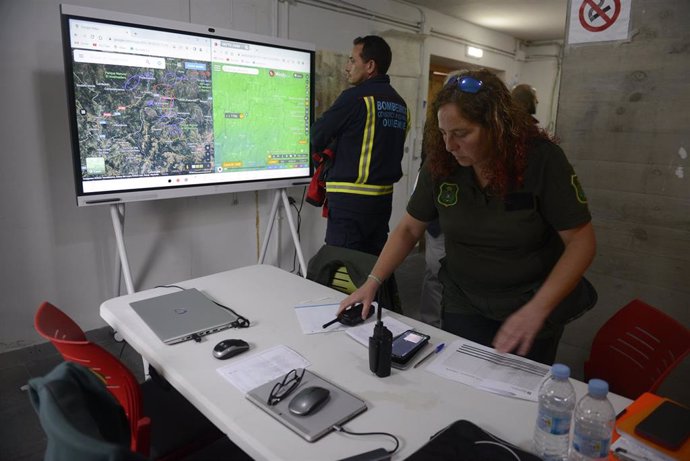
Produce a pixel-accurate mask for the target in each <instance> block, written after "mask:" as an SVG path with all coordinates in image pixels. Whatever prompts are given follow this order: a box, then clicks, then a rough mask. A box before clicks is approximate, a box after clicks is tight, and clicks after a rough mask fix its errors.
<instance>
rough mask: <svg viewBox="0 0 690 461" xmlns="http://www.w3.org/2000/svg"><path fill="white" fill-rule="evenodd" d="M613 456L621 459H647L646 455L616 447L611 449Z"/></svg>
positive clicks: (643, 460) (629, 460)
mask: <svg viewBox="0 0 690 461" xmlns="http://www.w3.org/2000/svg"><path fill="white" fill-rule="evenodd" d="M613 454H614V456H616V457H617V458H618V459H620V460H621V461H649V458H647V457H646V456H644V455H643V456H638V455H635V454H633V453H630V452H629V451H628V450H626V449H625V448H620V447H619V448H616V449H615V450H614V451H613Z"/></svg>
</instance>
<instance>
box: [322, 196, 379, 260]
mask: <svg viewBox="0 0 690 461" xmlns="http://www.w3.org/2000/svg"><path fill="white" fill-rule="evenodd" d="M389 219H390V213H388V214H385V213H377V214H372V213H363V212H354V211H350V210H348V209H343V208H338V207H329V209H328V224H327V225H326V243H327V244H328V245H332V246H336V247H342V248H349V249H351V250H358V251H362V252H364V253H369V254H372V255H374V256H378V255H379V254H380V253H381V250H383V246H384V245H385V244H386V240H387V239H388V220H389Z"/></svg>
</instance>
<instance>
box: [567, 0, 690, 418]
mask: <svg viewBox="0 0 690 461" xmlns="http://www.w3.org/2000/svg"><path fill="white" fill-rule="evenodd" d="M689 17H690V3H689V2H685V1H680V2H679V1H674V0H654V1H651V0H650V1H644V2H641V1H635V2H632V15H631V28H632V38H631V40H630V41H629V42H627V43H602V44H590V45H579V46H567V47H566V48H565V56H564V61H563V78H562V81H561V92H560V101H559V106H558V125H557V134H558V136H559V137H560V138H561V140H562V146H563V148H564V150H565V152H566V154H567V155H568V156H569V158H570V159H571V161H572V163H573V164H574V166H575V168H576V170H577V172H578V175H579V178H580V181H581V183H582V185H583V187H584V189H585V192H586V193H587V196H588V198H589V204H590V209H591V211H592V215H593V223H594V227H595V230H596V234H597V240H598V249H597V256H596V259H595V261H594V264H593V266H592V268H591V269H590V271H589V277H590V278H591V280H592V282H593V283H594V285H595V286H596V287H597V289H598V291H599V303H598V305H597V307H596V308H595V309H594V310H593V311H592V312H591V313H588V314H587V315H585V316H584V317H583V318H581V319H580V320H578V321H576V322H575V323H574V324H573V325H572V326H571V327H569V328H568V329H567V330H566V334H565V337H564V340H563V342H562V345H561V350H560V353H561V354H562V356H563V357H565V358H566V359H567V361H568V362H571V363H580V362H581V361H582V360H584V357H586V355H587V353H588V344H590V341H591V339H592V337H593V335H594V333H595V332H596V330H597V329H598V327H599V326H600V325H601V324H602V323H603V322H604V321H605V320H606V319H607V318H609V317H610V316H611V315H612V314H613V313H614V312H615V311H616V310H617V309H619V308H620V307H622V306H623V305H625V304H626V303H628V302H629V301H630V300H632V299H634V298H640V299H642V300H644V301H646V302H648V303H649V304H652V305H654V306H656V307H658V308H659V309H661V310H663V311H665V312H666V313H668V314H669V315H671V316H672V317H674V318H676V319H677V320H679V321H680V322H681V323H683V324H684V325H685V326H686V327H689V326H690V303H688V298H689V297H690V275H689V274H690V174H688V173H689V172H690V159H688V154H687V151H688V150H690V110H689V109H688V107H689V106H690V85H688V81H687V78H688V76H689V75H690V35H689V34H688V31H687V19H688V18H689ZM662 389H664V392H669V393H673V394H674V395H675V394H676V393H677V394H678V397H679V398H681V399H682V400H684V401H685V403H686V404H687V403H690V359H686V360H685V362H684V364H683V366H682V367H681V368H680V369H678V370H677V371H676V372H675V373H673V375H672V376H671V378H670V379H669V380H668V382H667V384H666V385H665V386H664V388H662Z"/></svg>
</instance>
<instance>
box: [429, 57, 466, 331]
mask: <svg viewBox="0 0 690 461" xmlns="http://www.w3.org/2000/svg"><path fill="white" fill-rule="evenodd" d="M463 72H466V70H454V71H452V72H450V73H448V75H447V76H446V78H445V79H444V80H443V85H444V86H445V85H446V84H447V83H448V80H450V79H451V78H453V77H455V76H456V75H459V74H461V73H463ZM429 118H431V119H432V120H431V121H428V123H434V121H435V119H434V117H433V114H431V117H429ZM421 157H422V165H423V164H424V161H425V160H426V152H425V151H424V140H422V155H421ZM420 168H421V167H420ZM445 256H446V244H445V241H444V236H443V232H441V225H440V224H439V222H438V219H434V220H433V221H431V222H429V223H428V225H427V228H426V232H425V233H424V262H425V263H426V264H425V267H424V278H423V279H422V293H421V296H420V299H419V319H420V320H421V321H422V322H424V323H428V324H429V325H432V326H435V327H438V328H441V294H442V293H443V285H442V284H441V281H440V280H439V279H438V271H439V270H440V269H441V260H442V259H443V258H444V257H445Z"/></svg>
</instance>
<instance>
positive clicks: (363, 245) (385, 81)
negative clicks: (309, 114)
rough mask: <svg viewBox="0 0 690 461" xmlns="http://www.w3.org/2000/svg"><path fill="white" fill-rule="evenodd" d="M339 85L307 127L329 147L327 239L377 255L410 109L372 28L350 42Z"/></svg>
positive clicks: (320, 146)
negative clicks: (333, 97) (394, 83)
mask: <svg viewBox="0 0 690 461" xmlns="http://www.w3.org/2000/svg"><path fill="white" fill-rule="evenodd" d="M353 44H354V46H353V48H352V54H351V55H350V58H349V61H348V64H347V67H346V72H347V79H348V82H349V83H350V84H352V85H354V86H353V87H352V88H349V89H347V90H345V91H343V92H342V93H341V94H340V96H338V98H337V99H336V101H335V102H334V103H333V105H332V106H331V107H330V108H329V109H328V110H327V111H326V112H324V114H323V115H322V116H321V117H320V118H319V119H318V120H316V122H314V124H313V125H312V128H311V142H312V152H321V151H323V150H324V149H325V148H326V147H331V148H332V150H333V152H334V153H335V154H334V156H333V159H332V163H331V165H330V167H329V168H328V170H327V172H326V173H325V182H326V201H327V206H328V223H327V227H326V243H327V244H328V245H333V246H337V247H344V248H350V249H354V250H358V251H362V252H365V253H370V254H373V255H378V254H379V253H380V252H381V249H382V248H383V245H384V244H385V243H386V239H387V238H388V231H389V228H388V221H389V220H390V216H391V211H392V203H393V184H394V183H396V182H397V181H398V180H400V178H401V177H402V167H401V164H400V162H401V160H402V157H403V149H404V145H405V137H406V135H407V130H408V128H409V120H410V115H409V112H408V110H407V104H405V101H404V100H403V99H402V97H400V95H399V94H398V93H397V92H396V91H395V89H394V88H393V87H392V86H391V84H390V78H389V77H388V75H386V72H387V71H388V67H389V66H390V63H391V59H392V53H391V49H390V47H389V46H388V44H387V43H386V41H385V40H384V39H383V38H381V37H379V36H376V35H368V36H366V37H358V38H356V39H355V40H354V42H353Z"/></svg>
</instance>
